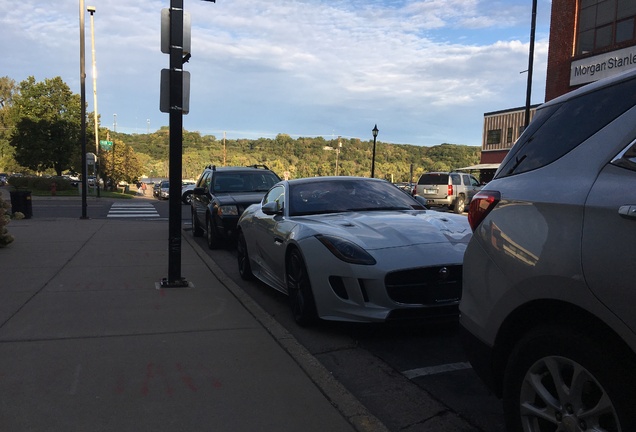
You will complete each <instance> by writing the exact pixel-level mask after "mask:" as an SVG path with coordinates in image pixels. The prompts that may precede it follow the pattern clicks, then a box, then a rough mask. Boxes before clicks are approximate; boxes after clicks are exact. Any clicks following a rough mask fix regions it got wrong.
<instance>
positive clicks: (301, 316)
mask: <svg viewBox="0 0 636 432" xmlns="http://www.w3.org/2000/svg"><path fill="white" fill-rule="evenodd" d="M286 273H287V294H288V296H289V304H290V307H291V311H292V315H293V316H294V320H295V321H296V323H297V324H298V325H300V326H302V327H306V326H309V325H312V324H314V323H315V322H316V321H317V320H318V314H317V312H316V302H315V300H314V294H313V292H312V290H311V284H310V282H309V275H308V274H307V267H306V266H305V262H304V260H303V257H302V255H301V254H300V251H299V250H298V249H294V250H292V251H291V253H290V255H289V258H288V259H287V265H286Z"/></svg>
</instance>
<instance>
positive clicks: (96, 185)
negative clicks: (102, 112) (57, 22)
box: [87, 6, 100, 198]
mask: <svg viewBox="0 0 636 432" xmlns="http://www.w3.org/2000/svg"><path fill="white" fill-rule="evenodd" d="M87 10H88V12H89V13H90V14H91V50H92V53H93V108H94V112H93V118H94V122H95V187H97V197H98V198H99V197H100V193H99V124H97V65H96V64H95V18H94V16H93V15H95V6H89V7H88V8H87Z"/></svg>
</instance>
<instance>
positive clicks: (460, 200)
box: [453, 195, 466, 214]
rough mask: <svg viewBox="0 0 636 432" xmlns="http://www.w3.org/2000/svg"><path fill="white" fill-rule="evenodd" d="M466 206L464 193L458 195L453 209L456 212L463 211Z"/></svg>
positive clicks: (460, 212)
mask: <svg viewBox="0 0 636 432" xmlns="http://www.w3.org/2000/svg"><path fill="white" fill-rule="evenodd" d="M465 208H466V198H465V197H464V195H459V196H458V197H457V199H456V200H455V205H454V206H453V211H454V212H455V213H457V214H462V213H464V209H465Z"/></svg>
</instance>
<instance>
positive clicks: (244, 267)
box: [236, 231, 254, 280]
mask: <svg viewBox="0 0 636 432" xmlns="http://www.w3.org/2000/svg"><path fill="white" fill-rule="evenodd" d="M236 258H237V261H238V269H239V275H241V279H243V280H252V279H254V274H253V273H252V266H251V265H250V257H249V255H248V253H247V242H246V241H245V235H243V231H239V234H238V241H237V243H236Z"/></svg>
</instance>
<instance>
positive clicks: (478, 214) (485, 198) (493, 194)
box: [449, 186, 501, 232]
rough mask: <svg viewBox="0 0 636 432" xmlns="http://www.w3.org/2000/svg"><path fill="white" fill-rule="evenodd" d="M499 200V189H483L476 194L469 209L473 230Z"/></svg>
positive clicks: (469, 221)
mask: <svg viewBox="0 0 636 432" xmlns="http://www.w3.org/2000/svg"><path fill="white" fill-rule="evenodd" d="M449 187H450V186H449ZM499 201H501V194H500V193H499V192H497V191H489V190H482V191H479V192H477V193H476V194H475V196H474V197H473V199H472V200H471V201H470V208H469V209H468V223H469V224H470V228H471V229H472V230H473V232H474V231H475V230H476V229H477V227H478V226H479V224H480V223H481V222H482V221H483V220H484V219H485V218H486V216H488V213H490V211H491V210H492V209H494V208H495V206H496V205H497V203H498V202H499Z"/></svg>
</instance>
